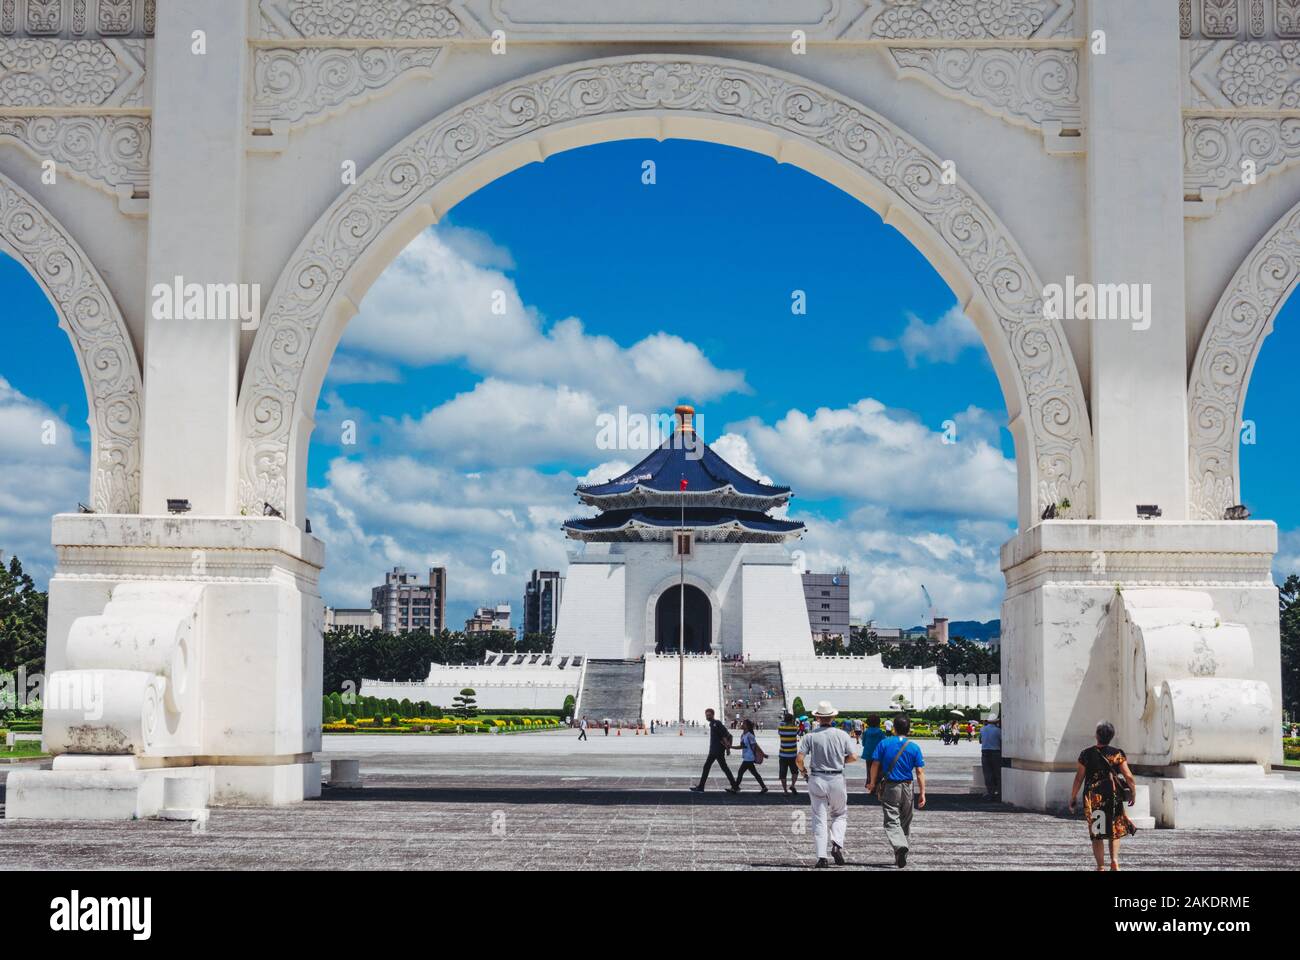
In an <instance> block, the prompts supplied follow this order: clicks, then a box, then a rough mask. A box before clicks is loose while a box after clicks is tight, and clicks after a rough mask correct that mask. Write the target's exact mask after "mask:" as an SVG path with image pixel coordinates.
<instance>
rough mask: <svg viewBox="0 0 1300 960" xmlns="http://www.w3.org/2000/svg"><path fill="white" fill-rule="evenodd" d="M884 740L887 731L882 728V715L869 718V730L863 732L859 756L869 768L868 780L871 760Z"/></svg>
mask: <svg viewBox="0 0 1300 960" xmlns="http://www.w3.org/2000/svg"><path fill="white" fill-rule="evenodd" d="M884 739H885V731H884V730H882V729H881V728H880V714H878V713H873V714H871V715H870V716H869V717H867V728H866V729H865V730H863V731H862V750H861V752H860V754H859V756H861V757H862V759H863V762H864V765H865V766H866V768H867V779H868V780H870V779H871V758H872V757H873V756H874V755H875V753H876V747H878V746H880V741H881V740H884Z"/></svg>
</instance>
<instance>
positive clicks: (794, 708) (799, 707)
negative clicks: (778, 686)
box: [790, 697, 806, 717]
mask: <svg viewBox="0 0 1300 960" xmlns="http://www.w3.org/2000/svg"><path fill="white" fill-rule="evenodd" d="M790 712H791V713H793V714H794V715H795V716H796V717H802V716H803V715H804V713H806V711H805V710H804V708H803V697H795V698H794V703H792V704H790Z"/></svg>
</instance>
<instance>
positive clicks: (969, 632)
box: [912, 620, 1002, 642]
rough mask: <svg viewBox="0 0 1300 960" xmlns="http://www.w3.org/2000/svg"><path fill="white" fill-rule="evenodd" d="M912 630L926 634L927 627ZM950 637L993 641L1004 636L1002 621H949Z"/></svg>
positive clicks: (917, 627)
mask: <svg viewBox="0 0 1300 960" xmlns="http://www.w3.org/2000/svg"><path fill="white" fill-rule="evenodd" d="M912 630H914V631H920V632H921V633H924V632H925V627H923V626H920V625H917V626H915V627H913V628H912ZM948 636H950V637H962V638H963V639H966V640H979V641H980V642H986V641H988V640H992V639H993V638H994V637H1000V636H1002V621H1001V620H989V621H987V622H985V623H980V622H979V621H978V620H949V621H948Z"/></svg>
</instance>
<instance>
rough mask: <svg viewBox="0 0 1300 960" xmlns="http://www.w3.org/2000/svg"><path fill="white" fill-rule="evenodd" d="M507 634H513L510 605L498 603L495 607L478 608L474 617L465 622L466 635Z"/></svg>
mask: <svg viewBox="0 0 1300 960" xmlns="http://www.w3.org/2000/svg"><path fill="white" fill-rule="evenodd" d="M498 631H499V632H505V633H510V634H513V633H514V632H515V631H514V628H513V627H512V626H510V604H508V603H498V604H497V605H496V606H493V607H478V608H477V609H476V610H475V611H474V615H473V616H472V617H470V618H469V619H468V620H466V621H465V632H466V633H494V632H498Z"/></svg>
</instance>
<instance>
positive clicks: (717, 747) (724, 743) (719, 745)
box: [691, 710, 740, 793]
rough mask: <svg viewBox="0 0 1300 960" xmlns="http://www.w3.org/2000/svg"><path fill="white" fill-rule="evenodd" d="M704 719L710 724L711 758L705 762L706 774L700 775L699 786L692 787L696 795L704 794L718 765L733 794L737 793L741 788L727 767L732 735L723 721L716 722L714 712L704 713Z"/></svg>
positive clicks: (706, 711) (707, 711)
mask: <svg viewBox="0 0 1300 960" xmlns="http://www.w3.org/2000/svg"><path fill="white" fill-rule="evenodd" d="M704 719H705V720H707V721H708V724H709V756H708V758H707V759H706V760H705V761H704V772H703V773H701V774H700V782H699V785H698V786H694V787H691V789H692V790H693V791H695V792H696V793H703V792H704V784H705V783H706V782H707V781H708V779H709V771H710V770H712V769H713V765H714V764H715V763H716V764H717V765H718V766H719V767H721V768H722V772H723V773H725V774H726V775H727V783H729V784H730V785H731V792H732V793H735V792H736V791H738V790H739V789H740V788H739V787H738V786H736V778H735V777H733V776H732V775H731V768H730V767H728V766H727V751H728V750H730V749H731V734H730V733H728V732H727V728H726V726H725V725H724V724H723V722H722V721H721V720H715V719H714V717H713V711H712V710H705V711H704Z"/></svg>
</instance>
